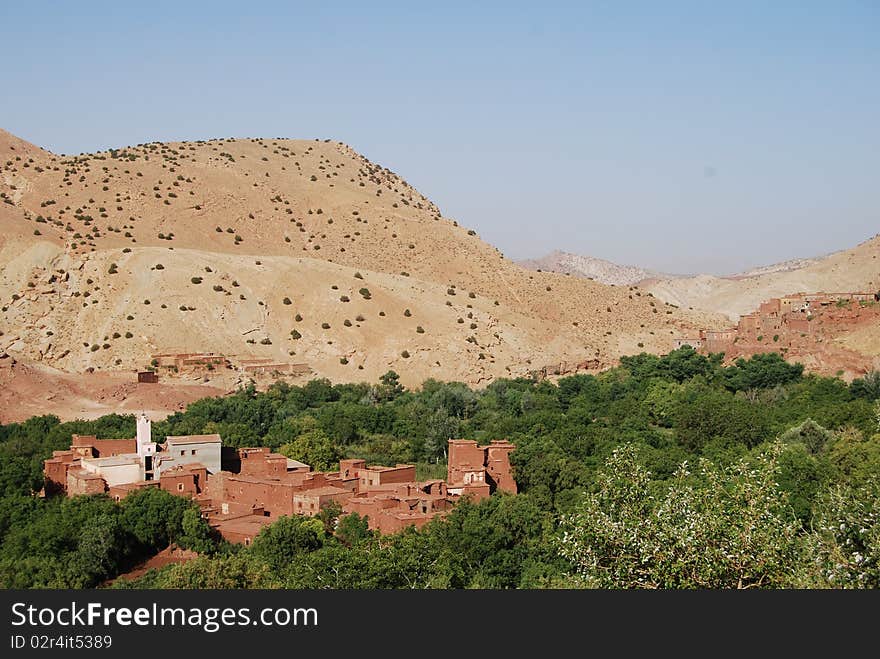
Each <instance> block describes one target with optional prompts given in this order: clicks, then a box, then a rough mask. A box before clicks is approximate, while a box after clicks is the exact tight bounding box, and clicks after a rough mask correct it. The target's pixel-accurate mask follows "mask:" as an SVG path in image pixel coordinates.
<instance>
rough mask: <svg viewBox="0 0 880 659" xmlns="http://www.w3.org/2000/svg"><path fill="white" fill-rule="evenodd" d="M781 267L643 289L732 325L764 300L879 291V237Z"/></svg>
mask: <svg viewBox="0 0 880 659" xmlns="http://www.w3.org/2000/svg"><path fill="white" fill-rule="evenodd" d="M782 265H786V267H769V268H768V269H766V270H764V271H762V269H758V270H756V271H753V272H755V273H757V274H752V275H750V274H749V273H745V274H743V275H740V276H738V277H727V278H721V277H713V276H711V275H698V276H696V277H685V278H676V279H658V280H652V281H647V282H645V283H644V286H645V288H646V289H647V290H649V291H651V292H652V293H653V294H654V295H656V296H657V297H658V298H659V299H661V300H663V301H665V302H667V303H670V304H675V305H678V306H680V307H682V308H684V309H695V310H702V311H706V312H711V313H720V314H724V315H725V316H727V317H728V318H730V319H731V320H734V321H735V320H736V319H738V318H739V317H740V316H742V315H744V314H747V313H750V312H752V311H754V310H755V309H757V308H758V306H759V305H760V304H761V302H763V301H765V300H769V299H770V298H776V297H783V296H785V295H789V294H792V293H799V292H804V293H814V292H819V291H824V292H826V293H837V292H858V291H863V292H873V291H877V290H878V289H880V235H877V236H874V237H873V238H871V239H870V240H867V241H865V242H863V243H861V244H860V245H858V246H856V247H854V248H853V249H848V250H845V251H842V252H835V253H834V254H830V255H828V256H825V257H822V258H819V259H804V260H803V261H801V262H787V264H782Z"/></svg>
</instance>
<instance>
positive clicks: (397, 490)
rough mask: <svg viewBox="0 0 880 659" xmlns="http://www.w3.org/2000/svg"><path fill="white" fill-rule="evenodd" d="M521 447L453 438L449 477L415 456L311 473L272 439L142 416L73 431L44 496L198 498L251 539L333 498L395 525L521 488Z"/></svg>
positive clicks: (216, 518) (53, 464)
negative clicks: (124, 425)
mask: <svg viewBox="0 0 880 659" xmlns="http://www.w3.org/2000/svg"><path fill="white" fill-rule="evenodd" d="M513 449H514V445H513V444H511V443H509V442H506V441H493V442H491V443H490V444H488V445H486V446H478V445H477V442H476V441H473V440H465V439H452V440H449V458H448V469H447V479H446V480H445V481H444V480H439V479H438V480H429V481H425V482H418V481H417V480H416V468H415V466H414V465H411V464H398V465H395V466H393V467H385V466H368V465H367V464H366V462H365V461H364V460H357V459H347V460H340V461H339V471H334V472H314V471H312V470H311V467H310V466H309V465H307V464H304V463H302V462H298V461H296V460H291V459H290V458H287V457H285V456H284V455H281V454H279V453H273V452H272V451H271V450H269V449H268V448H265V447H255V448H239V449H235V448H231V447H224V446H222V442H221V438H220V435H216V434H214V435H188V436H169V437H166V438H165V442H164V443H161V444H159V443H156V442H154V441H153V439H152V429H151V423H150V420H149V419H148V418H147V417H146V416H145V415H143V414H142V415H141V416H140V417H139V418H138V420H137V435H136V437H135V438H133V439H97V438H96V437H94V436H91V435H73V438H72V442H71V447H70V449H69V450H66V451H55V452H54V453H53V455H52V457H51V458H49V459H48V460H46V461H45V462H44V475H45V489H44V494H45V495H50V496H51V495H62V494H66V495H67V496H75V495H80V494H105V493H106V494H107V495H108V496H110V497H111V498H113V499H114V500H116V501H120V500H122V499H123V498H124V497H125V496H127V495H128V494H129V493H131V492H134V491H136V490H139V489H141V488H159V489H162V490H165V491H167V492H170V493H172V494H175V495H179V496H184V497H189V498H192V499H193V500H194V501H196V502H197V503H198V505H199V507H200V508H201V511H202V515H203V517H204V518H205V519H206V520H207V521H208V523H209V524H210V525H211V527H212V528H214V529H216V530H217V532H218V533H219V534H220V536H222V537H223V538H224V539H226V540H228V541H229V542H233V543H241V544H245V545H249V544H250V543H251V542H252V541H253V539H254V538H255V537H256V535H257V534H258V533H259V532H260V530H261V529H262V528H263V527H264V526H266V525H268V524H271V523H272V522H274V521H275V520H277V519H278V518H279V517H281V516H284V515H306V516H314V515H317V514H318V513H319V512H320V511H321V509H322V508H324V507H326V506H327V505H329V504H330V503H331V502H336V503H337V504H339V506H340V507H341V509H342V511H343V513H346V514H349V513H358V514H359V515H361V516H364V517H366V518H367V520H368V523H369V526H370V528H371V529H373V530H376V531H378V532H380V533H394V532H397V531H400V530H402V529H404V528H406V527H408V526H415V527H421V526H423V525H424V524H426V523H427V522H428V521H429V520H431V519H432V518H434V517H435V516H437V515H442V514H444V513H445V512H446V511H448V510H450V509H451V508H452V507H453V505H454V504H455V502H456V501H457V500H458V499H459V498H460V497H462V496H471V497H473V498H474V499H482V498H485V497H488V496H489V495H490V494H491V493H492V492H494V491H495V490H499V491H503V492H510V493H513V494H515V493H516V491H517V487H516V482H515V481H514V479H513V476H512V473H511V468H510V460H509V455H510V453H511V451H513Z"/></svg>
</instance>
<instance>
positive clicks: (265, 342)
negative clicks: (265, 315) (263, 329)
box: [260, 336, 272, 346]
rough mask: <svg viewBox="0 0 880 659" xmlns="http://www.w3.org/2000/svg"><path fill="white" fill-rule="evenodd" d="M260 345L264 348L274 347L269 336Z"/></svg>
mask: <svg viewBox="0 0 880 659" xmlns="http://www.w3.org/2000/svg"><path fill="white" fill-rule="evenodd" d="M260 344H262V345H264V346H270V345H272V340H271V339H270V338H269V337H268V336H267V337H266V338H264V339H263V340H262V341H260Z"/></svg>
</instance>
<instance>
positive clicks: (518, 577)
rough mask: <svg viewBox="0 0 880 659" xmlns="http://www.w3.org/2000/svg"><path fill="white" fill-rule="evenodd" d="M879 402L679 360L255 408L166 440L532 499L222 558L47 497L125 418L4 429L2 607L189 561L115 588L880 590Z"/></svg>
mask: <svg viewBox="0 0 880 659" xmlns="http://www.w3.org/2000/svg"><path fill="white" fill-rule="evenodd" d="M878 382H880V377H878V376H877V375H876V374H869V375H868V376H866V377H864V378H861V379H859V380H856V381H855V382H853V383H852V384H851V385H847V384H846V383H844V382H842V381H841V380H838V379H835V378H822V377H817V376H813V375H805V374H804V373H803V369H802V368H801V367H800V366H799V365H790V364H787V363H786V362H784V361H783V360H781V359H780V358H778V356H773V355H759V356H756V357H753V358H751V359H748V360H738V361H737V362H736V363H735V364H733V365H731V366H727V367H724V366H722V365H721V362H720V359H719V358H718V357H717V356H712V357H705V356H702V355H699V354H697V353H696V352H695V351H693V350H692V349H690V348H682V349H681V350H677V351H675V352H673V353H671V354H669V355H666V356H662V357H661V356H655V355H646V354H643V355H637V356H633V357H627V358H624V359H622V360H621V365H620V366H619V367H617V368H614V369H611V370H610V371H607V372H605V373H602V374H600V375H597V376H593V375H575V376H572V377H566V378H562V379H560V380H559V381H558V382H557V383H553V382H548V381H543V382H536V381H532V380H528V379H506V380H497V381H495V382H492V383H491V384H489V385H488V386H486V387H485V388H484V389H481V390H474V389H471V388H469V387H467V386H466V385H464V384H462V383H455V382H448V383H444V382H437V381H431V380H429V381H426V382H425V383H424V384H423V386H422V387H421V388H419V389H417V390H405V389H404V388H403V387H402V386H401V385H400V382H399V378H398V376H397V375H396V374H395V373H392V372H389V373H388V374H386V375H385V376H383V377H382V378H381V379H380V381H379V382H377V383H376V384H367V383H363V384H342V385H332V384H331V383H330V382H328V381H326V380H314V381H311V382H309V383H307V384H305V385H304V386H291V385H288V384H285V383H282V382H279V383H276V384H275V385H273V386H271V387H270V388H269V389H268V390H267V391H265V392H257V391H256V390H255V389H254V388H253V387H252V386H251V387H245V388H242V389H240V390H239V391H238V392H237V393H235V394H233V395H230V396H227V397H223V398H209V399H204V400H200V401H197V402H195V403H193V404H191V405H190V406H189V407H188V408H187V409H186V411H184V412H178V413H175V414H173V415H171V416H170V417H168V418H167V419H166V420H165V421H163V422H160V423H156V424H154V427H153V432H154V433H155V434H157V435H159V436H163V435H179V434H198V433H205V432H219V433H220V434H221V436H222V437H223V441H224V443H225V444H227V445H231V446H245V445H266V446H270V447H271V448H272V449H274V450H280V451H282V452H283V453H285V454H286V455H288V456H290V457H294V458H296V459H299V460H302V461H304V462H307V463H310V464H312V465H313V466H315V467H317V468H327V469H333V468H335V466H336V462H337V461H338V460H339V458H341V457H353V458H363V459H366V460H368V461H369V462H372V463H385V464H389V463H390V464H394V463H397V462H413V463H415V464H416V465H417V470H418V473H419V474H420V477H422V478H428V477H437V476H440V477H442V475H443V474H444V473H445V458H446V454H445V450H446V442H447V440H448V439H450V438H453V437H467V438H473V439H477V440H478V441H480V442H488V441H489V440H491V439H498V438H506V439H509V440H510V441H512V442H514V443H515V444H516V450H515V451H514V452H513V453H512V455H511V461H512V464H513V468H514V476H515V478H516V481H517V483H518V485H519V488H520V491H521V494H519V495H517V496H515V497H512V496H503V495H495V496H493V497H491V498H490V499H488V500H486V501H482V502H479V503H475V502H470V501H466V500H465V501H462V502H460V503H459V504H458V505H457V506H456V507H455V509H454V510H453V511H452V512H451V513H449V514H448V515H446V516H445V517H443V518H438V519H435V520H433V521H432V522H431V523H430V524H428V525H427V526H426V527H425V528H423V529H422V530H419V531H415V530H408V531H405V532H402V533H399V534H395V535H393V536H378V535H376V534H374V533H372V532H370V531H369V530H368V528H367V523H366V520H364V519H363V518H360V517H358V516H340V515H339V511H338V510H334V509H331V510H328V511H324V512H323V513H322V515H321V517H320V518H318V519H314V520H308V519H301V518H296V519H287V520H285V519H282V520H279V521H278V522H276V523H275V524H273V525H270V526H269V527H267V528H266V529H265V530H264V531H263V532H262V533H261V535H260V536H259V537H258V538H257V539H255V541H254V543H253V544H252V545H251V546H250V547H241V546H230V545H228V544H226V543H223V542H218V540H217V539H216V538H215V537H213V536H212V535H211V532H210V529H208V528H207V525H206V524H205V523H204V521H203V520H202V519H201V518H200V517H199V515H198V511H197V509H196V508H195V507H194V506H193V505H191V504H190V503H189V502H188V501H187V500H184V499H180V498H176V497H172V496H171V495H168V494H166V493H164V492H158V491H155V490H148V491H144V492H139V493H137V494H133V495H131V496H129V497H128V498H126V499H125V500H124V501H123V502H122V503H120V504H116V503H114V502H112V501H110V500H109V499H107V498H106V497H102V496H94V497H76V498H72V499H63V498H48V499H43V498H38V497H35V496H34V495H33V492H34V491H36V490H39V489H40V487H41V484H42V461H43V460H44V459H45V458H46V457H49V456H50V455H51V452H52V451H53V450H57V449H64V448H67V447H68V446H69V444H70V436H71V434H72V433H82V434H95V435H97V436H99V437H126V436H129V437H131V436H134V433H135V423H134V418H133V417H129V416H118V415H109V416H106V417H102V418H101V419H98V420H96V421H88V422H87V421H74V422H67V423H61V422H60V421H59V420H58V419H57V418H55V417H52V416H44V417H35V418H32V419H29V420H28V421H26V422H24V423H19V424H9V425H6V426H0V541H2V545H0V585H4V586H7V587H22V588H28V587H54V586H60V587H92V586H96V585H99V584H101V583H102V582H104V581H105V580H107V579H110V578H112V577H114V576H115V575H117V574H119V573H120V572H121V571H125V570H126V569H128V568H129V567H130V566H131V565H133V564H134V563H135V562H137V561H138V560H141V559H143V558H144V557H146V556H149V555H151V554H153V553H155V552H157V551H159V550H160V549H162V548H163V547H165V546H167V545H168V544H169V543H176V544H178V545H182V546H187V547H192V548H193V549H195V550H196V551H198V552H199V553H200V554H201V556H200V558H199V559H197V560H194V561H191V562H189V563H187V564H184V565H176V566H169V567H167V568H164V569H163V570H161V571H159V572H156V573H151V574H148V575H147V576H146V577H143V578H141V579H140V580H139V581H137V582H135V583H124V584H122V583H117V586H119V585H122V586H155V587H301V588H331V587H345V588H371V587H375V588H422V587H454V588H463V587H486V588H515V587H541V586H570V585H575V586H598V587H622V588H631V587H774V586H782V585H786V586H798V585H811V586H820V587H825V586H832V587H850V586H872V585H873V586H875V585H876V584H877V576H876V575H877V565H878V560H880V556H878V551H880V550H878V546H877V537H878V535H877V534H878V532H880V531H878V529H880V526H878V511H877V507H876V501H877V487H878V486H877V482H878V478H880V427H878V414H880V409H878V402H877V401H878V397H880V396H878V385H877V383H878ZM744 525H747V526H748V530H749V533H745V531H746V530H747V528H746V526H744ZM635 557H639V558H638V559H636V558H635Z"/></svg>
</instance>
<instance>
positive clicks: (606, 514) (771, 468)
mask: <svg viewBox="0 0 880 659" xmlns="http://www.w3.org/2000/svg"><path fill="white" fill-rule="evenodd" d="M780 450H781V448H780V447H779V446H778V445H777V446H774V447H773V449H772V450H771V451H769V452H767V453H765V454H762V455H761V456H759V457H758V458H757V459H756V460H755V461H754V462H753V463H751V464H750V463H749V462H747V461H745V460H743V461H741V462H739V463H737V464H735V465H732V466H729V467H716V466H715V465H713V464H711V463H710V462H708V461H706V460H700V461H699V463H698V465H697V469H696V472H695V473H693V474H692V473H691V472H690V470H689V467H688V465H687V463H685V464H684V465H682V467H681V468H680V469H679V471H678V472H677V473H676V475H675V477H674V478H673V480H672V482H671V483H670V486H669V488H668V489H667V490H666V491H665V492H663V493H662V494H660V495H655V494H653V493H652V488H651V487H650V483H651V479H650V474H649V473H648V472H647V471H646V470H645V469H644V467H642V466H641V465H640V464H639V462H638V460H637V455H636V451H635V449H634V448H633V447H631V446H626V447H621V448H618V449H615V451H614V453H613V454H612V456H611V458H610V459H609V460H608V462H607V463H606V465H605V468H604V469H603V471H602V472H601V473H600V475H599V476H598V479H597V487H596V490H595V491H594V492H592V493H590V494H589V495H587V496H586V498H585V499H584V501H583V503H582V505H581V506H580V507H579V509H578V510H577V511H576V512H575V513H573V514H571V515H567V516H565V517H564V519H563V520H562V523H561V536H560V541H559V549H560V552H561V554H562V555H563V556H564V557H565V558H566V559H568V560H569V561H571V564H572V566H573V568H574V570H575V574H576V575H577V577H578V578H579V580H580V582H581V583H582V584H583V585H585V586H587V587H598V588H754V587H765V588H770V587H779V586H787V585H791V584H793V583H795V579H796V575H797V570H798V566H799V564H800V559H801V556H802V554H801V548H800V545H799V541H798V529H799V526H800V525H799V524H798V523H797V522H796V521H795V520H794V519H793V516H792V515H791V513H790V510H789V509H788V507H787V505H786V502H785V496H784V494H783V493H782V492H780V490H779V489H778V487H777V485H776V479H777V474H778V455H779V452H780Z"/></svg>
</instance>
